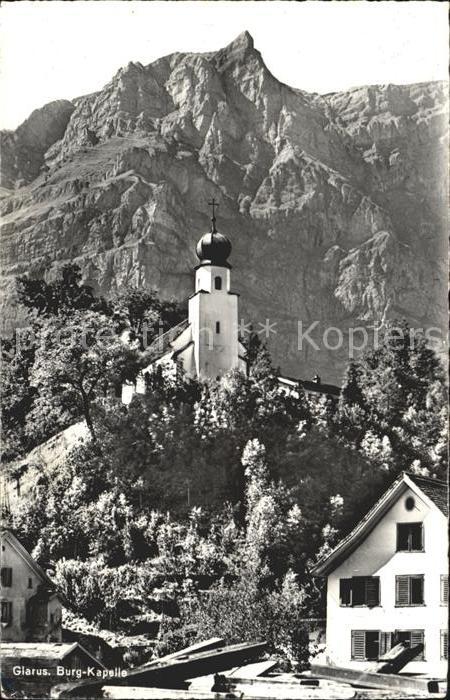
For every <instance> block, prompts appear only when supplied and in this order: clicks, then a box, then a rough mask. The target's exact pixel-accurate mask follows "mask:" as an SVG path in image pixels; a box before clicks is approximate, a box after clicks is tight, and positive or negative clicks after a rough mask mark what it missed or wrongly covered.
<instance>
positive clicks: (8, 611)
mask: <svg viewBox="0 0 450 700" xmlns="http://www.w3.org/2000/svg"><path fill="white" fill-rule="evenodd" d="M1 622H2V625H3V626H4V627H8V626H9V625H10V624H11V622H12V603H10V602H9V601H7V600H4V601H2V612H1Z"/></svg>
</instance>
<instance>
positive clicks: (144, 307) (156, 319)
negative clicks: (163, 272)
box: [111, 287, 186, 350]
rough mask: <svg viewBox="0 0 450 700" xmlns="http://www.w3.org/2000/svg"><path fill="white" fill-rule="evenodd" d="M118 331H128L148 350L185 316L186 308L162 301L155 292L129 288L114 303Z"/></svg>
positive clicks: (118, 295) (131, 337)
mask: <svg viewBox="0 0 450 700" xmlns="http://www.w3.org/2000/svg"><path fill="white" fill-rule="evenodd" d="M111 308H112V313H113V318H114V320H115V322H116V323H117V329H118V332H119V333H120V332H122V331H124V330H128V331H129V339H130V341H131V342H133V341H137V343H138V346H139V348H140V350H145V349H146V348H148V347H149V345H151V343H152V342H153V341H154V340H156V339H157V338H158V337H159V336H161V335H162V334H163V333H165V332H166V331H168V330H169V329H171V328H173V327H174V326H176V325H177V324H178V323H180V321H182V320H183V319H184V318H185V317H186V309H185V308H184V307H183V306H182V305H181V304H179V303H177V302H175V301H164V300H161V299H159V297H158V296H157V293H156V291H155V290H151V291H147V290H145V289H136V288H134V287H127V288H125V289H124V290H122V291H120V292H119V293H118V294H117V295H116V296H115V297H114V298H113V299H112V301H111Z"/></svg>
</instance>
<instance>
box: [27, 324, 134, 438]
mask: <svg viewBox="0 0 450 700" xmlns="http://www.w3.org/2000/svg"><path fill="white" fill-rule="evenodd" d="M139 368H140V365H139V357H138V354H137V352H136V351H135V350H133V349H131V348H130V347H128V346H127V345H125V344H124V343H122V342H121V340H120V339H119V338H118V337H117V335H116V333H115V329H114V326H113V324H112V322H111V320H110V319H109V318H107V317H106V316H104V315H102V314H98V313H95V312H92V311H84V312H80V311H75V312H74V313H72V314H71V315H68V316H58V317H54V318H49V319H48V320H47V322H46V323H45V325H44V327H43V334H42V340H41V343H40V344H39V347H38V348H37V349H36V354H35V361H34V364H33V368H32V371H31V373H30V383H31V385H32V386H34V387H35V388H36V389H37V391H38V393H39V397H38V399H36V400H35V404H34V413H35V415H36V414H41V415H42V414H43V413H44V412H45V411H46V410H48V409H51V408H52V406H53V405H54V404H55V403H58V402H59V405H60V406H61V407H62V408H63V409H64V407H65V402H67V403H68V404H69V405H71V406H72V407H73V408H74V409H75V411H77V412H78V414H79V415H82V416H83V417H84V419H85V420H86V424H87V426H88V428H89V430H90V431H91V434H92V437H93V438H94V439H95V430H94V424H93V418H92V405H93V401H94V400H95V399H96V398H97V397H99V396H106V395H107V393H108V391H109V390H114V389H116V388H117V387H118V386H119V385H120V384H121V382H122V381H124V380H125V379H134V377H135V376H136V374H137V372H138V371H139Z"/></svg>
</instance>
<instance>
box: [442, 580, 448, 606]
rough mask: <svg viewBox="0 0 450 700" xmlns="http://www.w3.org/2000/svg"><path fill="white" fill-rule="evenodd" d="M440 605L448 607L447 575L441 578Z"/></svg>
mask: <svg viewBox="0 0 450 700" xmlns="http://www.w3.org/2000/svg"><path fill="white" fill-rule="evenodd" d="M441 605H448V574H442V576H441Z"/></svg>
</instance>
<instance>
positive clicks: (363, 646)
mask: <svg viewBox="0 0 450 700" xmlns="http://www.w3.org/2000/svg"><path fill="white" fill-rule="evenodd" d="M379 653H380V632H379V630H352V638H351V658H352V661H375V660H376V659H378V656H379Z"/></svg>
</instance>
